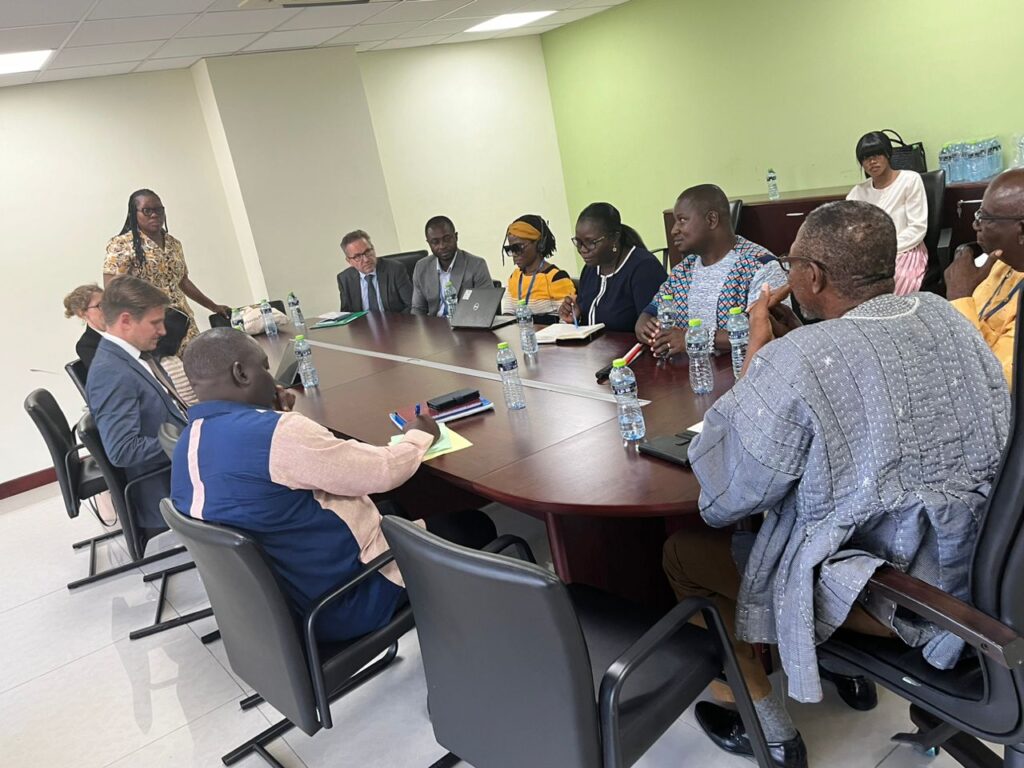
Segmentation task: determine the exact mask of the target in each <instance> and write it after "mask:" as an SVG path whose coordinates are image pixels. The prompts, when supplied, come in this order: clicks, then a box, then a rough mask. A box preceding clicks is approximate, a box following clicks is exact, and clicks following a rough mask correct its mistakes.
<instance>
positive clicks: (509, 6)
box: [445, 0, 525, 19]
mask: <svg viewBox="0 0 1024 768" xmlns="http://www.w3.org/2000/svg"><path fill="white" fill-rule="evenodd" d="M523 2H525V0H475V2H472V3H469V4H468V5H464V6H463V7H462V8H459V9H458V10H455V11H452V12H451V13H449V14H448V15H447V16H445V18H446V19H474V18H481V19H491V18H494V17H495V16H500V15H501V14H503V13H511V12H512V11H514V10H515V9H516V8H517V7H518V6H520V5H522V4H523Z"/></svg>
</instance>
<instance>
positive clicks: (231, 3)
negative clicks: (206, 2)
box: [207, 0, 274, 11]
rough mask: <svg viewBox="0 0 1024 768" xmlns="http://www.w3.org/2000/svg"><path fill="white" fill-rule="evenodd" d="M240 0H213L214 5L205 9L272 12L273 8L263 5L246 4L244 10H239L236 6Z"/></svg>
mask: <svg viewBox="0 0 1024 768" xmlns="http://www.w3.org/2000/svg"><path fill="white" fill-rule="evenodd" d="M240 2H242V0H215V2H214V4H213V5H211V6H210V7H209V8H207V10H208V11H238V10H246V11H261V10H274V6H272V5H269V4H263V3H254V2H249V3H246V5H245V7H244V8H239V7H238V4H239V3H240Z"/></svg>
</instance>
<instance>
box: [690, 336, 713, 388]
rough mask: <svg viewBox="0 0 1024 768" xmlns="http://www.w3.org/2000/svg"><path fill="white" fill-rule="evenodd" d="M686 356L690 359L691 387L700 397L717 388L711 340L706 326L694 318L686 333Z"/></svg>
mask: <svg viewBox="0 0 1024 768" xmlns="http://www.w3.org/2000/svg"><path fill="white" fill-rule="evenodd" d="M686 354H687V356H688V357H689V358H690V387H691V388H692V389H693V391H694V392H695V393H696V394H698V395H706V394H708V393H709V392H710V391H711V390H713V389H714V388H715V371H714V369H713V368H712V367H711V340H710V338H709V337H708V332H707V329H706V328H704V324H703V323H702V322H701V321H700V320H699V319H698V318H694V319H693V320H691V321H690V330H688V331H687V332H686Z"/></svg>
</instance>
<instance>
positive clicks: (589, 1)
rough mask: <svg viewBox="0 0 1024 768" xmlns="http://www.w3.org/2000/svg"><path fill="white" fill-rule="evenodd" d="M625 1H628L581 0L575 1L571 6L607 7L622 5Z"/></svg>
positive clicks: (626, 0)
mask: <svg viewBox="0 0 1024 768" xmlns="http://www.w3.org/2000/svg"><path fill="white" fill-rule="evenodd" d="M625 2H628V0H582V2H578V3H576V5H574V6H573V8H598V7H608V6H610V5H622V3H625Z"/></svg>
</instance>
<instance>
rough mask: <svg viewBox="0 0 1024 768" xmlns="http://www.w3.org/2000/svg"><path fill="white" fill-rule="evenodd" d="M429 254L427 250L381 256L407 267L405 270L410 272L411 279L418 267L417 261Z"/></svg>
mask: <svg viewBox="0 0 1024 768" xmlns="http://www.w3.org/2000/svg"><path fill="white" fill-rule="evenodd" d="M428 255H429V254H428V253H427V252H426V251H405V252H403V253H389V254H388V255H386V256H381V258H382V259H387V260H388V261H393V262H396V263H398V264H401V265H402V266H403V267H405V271H406V272H408V273H409V279H412V273H413V270H414V269H416V262H417V261H419V260H420V259H423V258H426V257H427V256H428Z"/></svg>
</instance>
